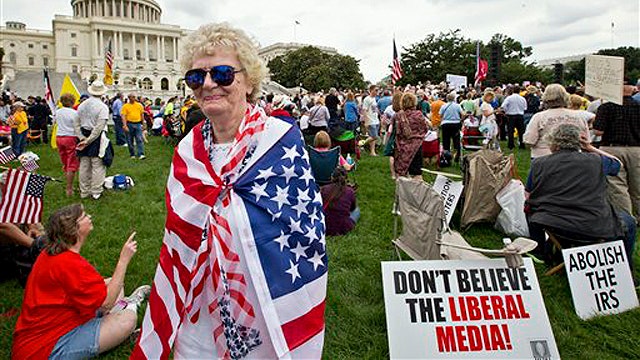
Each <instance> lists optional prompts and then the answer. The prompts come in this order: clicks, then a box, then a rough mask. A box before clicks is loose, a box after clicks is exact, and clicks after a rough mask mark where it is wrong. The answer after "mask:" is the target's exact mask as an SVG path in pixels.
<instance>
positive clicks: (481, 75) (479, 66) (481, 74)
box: [474, 41, 489, 86]
mask: <svg viewBox="0 0 640 360" xmlns="http://www.w3.org/2000/svg"><path fill="white" fill-rule="evenodd" d="M488 70H489V63H487V60H482V59H481V58H480V42H479V41H478V42H477V43H476V76H475V82H474V86H478V84H479V83H481V82H482V80H484V79H486V78H487V71H488Z"/></svg>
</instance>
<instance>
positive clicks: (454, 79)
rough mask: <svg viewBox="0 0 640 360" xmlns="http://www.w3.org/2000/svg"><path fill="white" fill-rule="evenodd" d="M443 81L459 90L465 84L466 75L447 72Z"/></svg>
mask: <svg viewBox="0 0 640 360" xmlns="http://www.w3.org/2000/svg"><path fill="white" fill-rule="evenodd" d="M445 81H446V82H447V83H448V84H449V87H450V88H453V89H456V91H460V89H462V87H463V86H467V77H466V76H462V75H452V74H447V76H446V78H445Z"/></svg>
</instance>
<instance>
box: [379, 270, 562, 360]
mask: <svg viewBox="0 0 640 360" xmlns="http://www.w3.org/2000/svg"><path fill="white" fill-rule="evenodd" d="M382 283H383V289H384V303H385V312H386V316H387V335H388V337H389V354H390V358H391V359H559V358H560V355H559V353H558V348H557V346H556V342H555V339H554V337H553V331H552V330H551V325H550V324H549V319H548V317H547V311H546V309H545V306H544V302H543V300H542V295H541V294H540V288H539V286H538V278H537V277H536V272H535V269H534V268H533V263H532V261H531V259H528V258H526V259H524V266H523V267H520V268H508V267H507V265H506V263H505V261H504V260H503V259H493V260H446V261H444V260H437V261H435V260H434V261H395V262H382Z"/></svg>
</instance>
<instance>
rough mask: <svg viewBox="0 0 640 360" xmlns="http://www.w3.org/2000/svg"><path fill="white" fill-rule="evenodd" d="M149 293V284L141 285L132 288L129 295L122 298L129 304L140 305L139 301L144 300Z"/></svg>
mask: <svg viewBox="0 0 640 360" xmlns="http://www.w3.org/2000/svg"><path fill="white" fill-rule="evenodd" d="M150 293H151V286H149V285H142V286H140V287H138V288H137V289H135V290H133V292H132V293H131V295H129V296H127V297H125V298H124V300H125V301H126V302H127V303H129V304H138V305H140V303H141V302H142V301H144V299H146V298H147V297H148V296H149V294H150Z"/></svg>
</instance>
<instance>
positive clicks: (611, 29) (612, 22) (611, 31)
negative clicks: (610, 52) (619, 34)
mask: <svg viewBox="0 0 640 360" xmlns="http://www.w3.org/2000/svg"><path fill="white" fill-rule="evenodd" d="M611 48H612V49H613V21H612V22H611Z"/></svg>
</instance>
